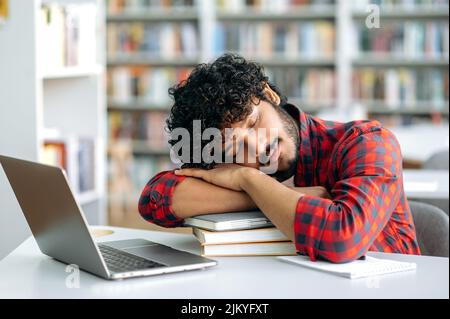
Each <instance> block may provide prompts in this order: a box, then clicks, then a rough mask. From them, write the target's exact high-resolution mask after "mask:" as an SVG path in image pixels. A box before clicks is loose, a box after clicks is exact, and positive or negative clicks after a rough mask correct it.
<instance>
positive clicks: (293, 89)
mask: <svg viewBox="0 0 450 319" xmlns="http://www.w3.org/2000/svg"><path fill="white" fill-rule="evenodd" d="M266 73H267V75H268V77H269V79H270V80H271V81H272V82H273V83H275V84H276V85H277V87H278V88H279V89H280V90H281V92H283V94H285V95H286V96H288V97H289V98H290V99H294V100H298V101H301V102H303V103H306V104H309V105H327V106H332V105H333V104H334V103H335V100H336V73H335V71H334V70H333V69H327V68H320V69H311V68H308V69H304V68H288V69H286V68H274V67H270V68H267V69H266ZM298 106H299V107H301V106H302V105H298Z"/></svg>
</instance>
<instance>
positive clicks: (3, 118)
mask: <svg viewBox="0 0 450 319" xmlns="http://www.w3.org/2000/svg"><path fill="white" fill-rule="evenodd" d="M9 4H10V17H9V20H7V22H6V24H5V25H2V26H0V154H2V155H7V156H14V157H20V158H24V159H29V160H37V157H38V148H37V142H36V141H37V139H38V138H39V137H38V136H37V127H38V125H37V124H38V123H37V119H38V118H39V116H37V114H33V112H38V111H39V107H37V104H36V101H37V100H38V99H37V96H39V94H40V92H39V90H40V88H39V87H38V85H37V81H36V78H35V76H36V71H35V67H36V61H35V55H34V54H31V53H30V52H35V49H34V46H35V45H36V43H35V38H36V37H35V27H34V23H35V12H36V10H35V9H36V7H35V6H36V5H37V1H34V0H32V1H30V0H14V1H9ZM33 106H36V107H33ZM29 235H30V230H29V228H28V225H27V223H26V221H25V218H24V216H23V214H22V211H21V209H20V207H19V204H18V203H17V201H16V198H15V196H14V194H13V192H12V189H11V187H10V185H9V182H8V181H7V179H6V176H5V174H4V172H3V169H0V259H2V258H3V257H4V256H5V255H7V254H8V253H9V252H10V251H11V250H13V249H14V248H16V247H17V246H18V245H19V244H20V243H21V242H22V241H23V240H24V239H25V238H27V237H28V236H29Z"/></svg>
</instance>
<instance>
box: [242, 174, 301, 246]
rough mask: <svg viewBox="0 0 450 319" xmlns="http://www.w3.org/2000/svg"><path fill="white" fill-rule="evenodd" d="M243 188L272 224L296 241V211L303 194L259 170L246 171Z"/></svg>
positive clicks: (243, 177) (243, 176)
mask: <svg viewBox="0 0 450 319" xmlns="http://www.w3.org/2000/svg"><path fill="white" fill-rule="evenodd" d="M241 187H242V189H243V190H244V191H245V192H246V193H247V194H248V195H249V196H250V198H251V199H252V201H253V202H254V203H255V204H256V205H257V206H258V207H259V208H260V209H261V210H262V211H263V212H264V214H265V215H266V216H267V217H268V218H269V219H270V220H271V221H272V223H273V224H274V225H275V226H276V227H277V228H278V229H279V230H281V231H282V232H283V233H284V234H285V235H286V236H287V237H288V238H289V239H291V240H292V241H295V234H294V227H293V225H294V219H295V211H296V207H297V203H298V200H299V199H300V198H301V197H302V196H303V194H302V193H301V192H299V191H298V189H297V190H294V189H292V188H289V187H287V186H285V185H283V184H281V183H279V182H278V181H276V180H275V179H273V178H271V177H269V176H267V175H265V174H263V173H261V172H260V171H257V170H246V171H245V173H244V174H243V175H242V183H241Z"/></svg>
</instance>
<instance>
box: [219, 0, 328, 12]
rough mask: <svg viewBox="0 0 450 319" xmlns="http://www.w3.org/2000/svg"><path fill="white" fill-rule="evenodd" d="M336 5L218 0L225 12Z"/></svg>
mask: <svg viewBox="0 0 450 319" xmlns="http://www.w3.org/2000/svg"><path fill="white" fill-rule="evenodd" d="M334 4H335V0H276V1H273V0H217V7H218V9H219V10H220V11H225V12H242V11H248V10H252V11H262V12H270V13H273V12H288V11H290V10H293V9H296V8H304V7H323V6H331V5H334Z"/></svg>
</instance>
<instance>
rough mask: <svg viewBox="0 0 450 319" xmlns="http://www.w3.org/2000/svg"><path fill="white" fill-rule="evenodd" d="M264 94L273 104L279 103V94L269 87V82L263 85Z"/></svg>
mask: <svg viewBox="0 0 450 319" xmlns="http://www.w3.org/2000/svg"><path fill="white" fill-rule="evenodd" d="M264 94H265V95H266V97H267V98H268V99H269V100H270V101H272V102H273V103H274V104H275V105H280V103H281V98H280V96H279V95H278V94H277V93H276V92H275V91H274V90H272V88H271V87H270V85H269V84H266V85H265V87H264Z"/></svg>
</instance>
